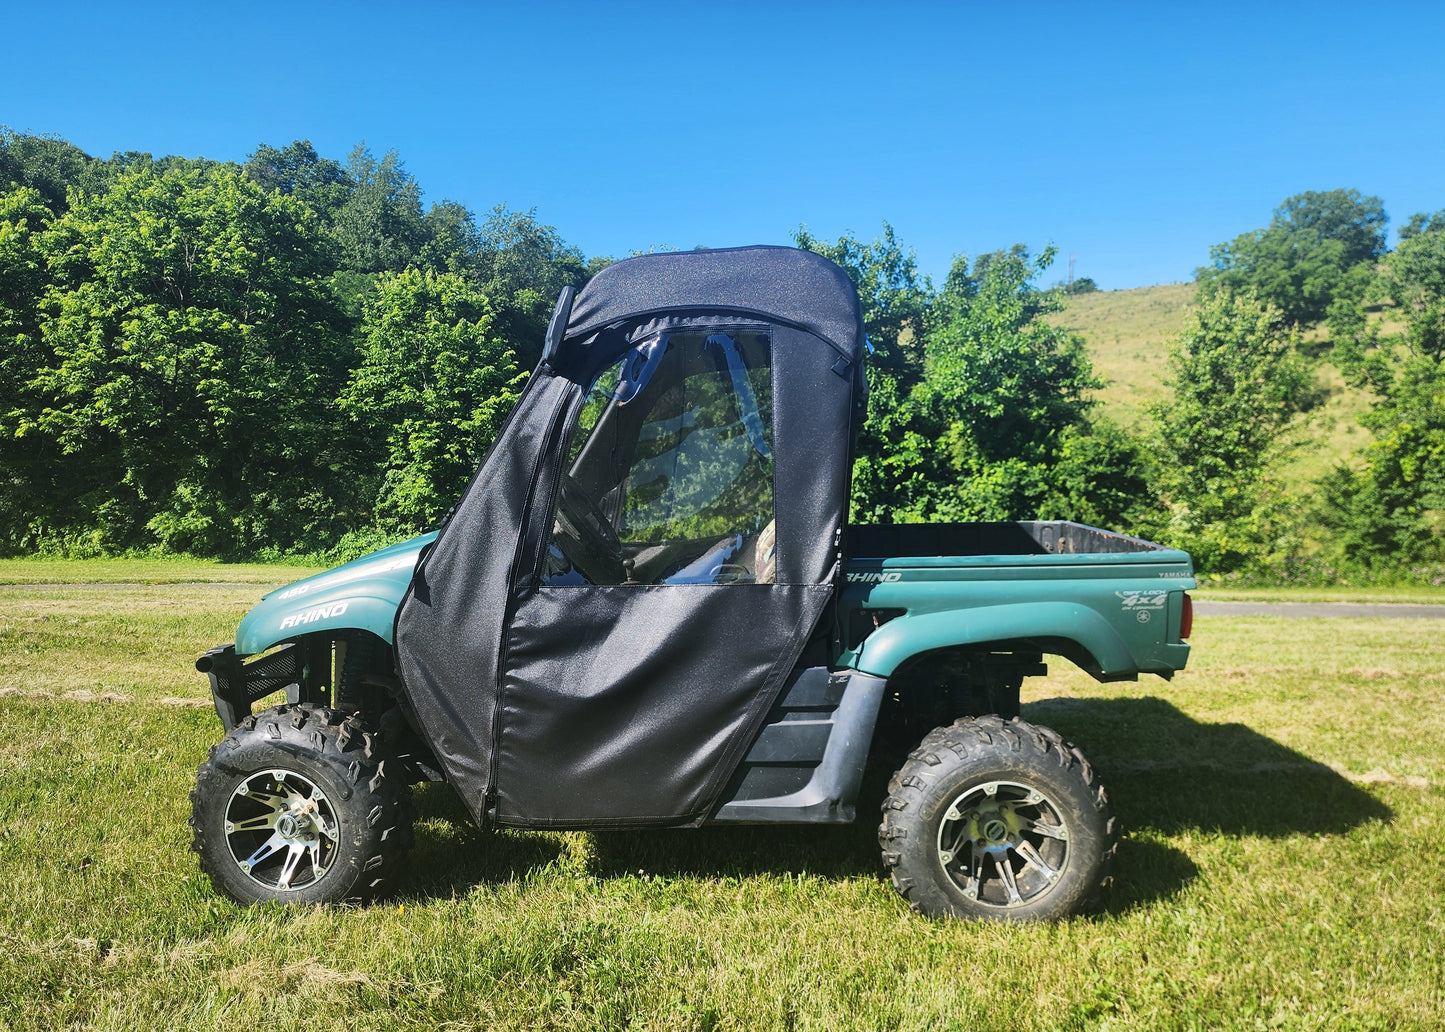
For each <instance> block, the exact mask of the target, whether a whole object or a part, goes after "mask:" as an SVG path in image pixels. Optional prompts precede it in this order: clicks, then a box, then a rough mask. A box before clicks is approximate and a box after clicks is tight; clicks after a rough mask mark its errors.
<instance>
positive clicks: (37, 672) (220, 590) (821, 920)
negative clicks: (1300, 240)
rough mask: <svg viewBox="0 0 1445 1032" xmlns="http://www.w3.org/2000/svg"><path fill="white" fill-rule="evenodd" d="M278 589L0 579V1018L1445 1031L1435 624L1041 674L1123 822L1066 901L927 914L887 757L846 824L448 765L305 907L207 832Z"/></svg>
mask: <svg viewBox="0 0 1445 1032" xmlns="http://www.w3.org/2000/svg"><path fill="white" fill-rule="evenodd" d="M80 575H81V576H83V577H84V579H85V580H87V581H94V580H95V579H96V578H95V577H91V576H88V575H85V574H84V571H81V573H80ZM293 576H295V574H294V572H293V571H291V570H285V569H279V570H276V571H275V574H274V578H273V581H272V583H280V582H282V581H285V580H289V579H291V578H292V577H293ZM132 579H135V578H132ZM259 587H260V586H259V585H256V586H252V585H238V586H235V585H233V586H222V587H205V586H198V585H160V586H154V587H134V588H95V587H73V588H65V589H57V588H47V589H34V588H27V587H5V588H0V693H3V694H0V874H3V877H0V1028H5V1029H95V1028H99V1029H135V1028H172V1029H187V1030H189V1029H218V1030H219V1029H224V1030H227V1032H230V1030H234V1029H237V1028H246V1029H258V1030H259V1029H307V1030H317V1029H436V1028H447V1029H524V1028H526V1029H530V1028H543V1029H554V1028H555V1029H568V1030H579V1029H614V1028H643V1029H699V1030H701V1029H783V1028H788V1029H819V1030H832V1029H852V1028H858V1029H874V1028H878V1029H993V1028H1008V1027H1023V1028H1030V1029H1093V1028H1109V1029H1142V1028H1148V1029H1213V1028H1238V1029H1257V1028H1287V1029H1381V1030H1384V1029H1399V1028H1404V1029H1434V1028H1439V1027H1441V1025H1442V1024H1445V989H1442V986H1445V902H1442V901H1445V787H1442V786H1445V745H1442V743H1445V709H1442V707H1440V706H1439V705H1438V700H1439V698H1440V695H1441V691H1442V689H1445V650H1442V649H1441V648H1440V647H1439V623H1438V621H1426V620H1418V621H1413V620H1373V619H1372V620H1281V619H1276V618H1228V619H1222V618H1208V617H1200V618H1199V619H1198V622H1197V625H1196V632H1195V639H1194V643H1195V646H1196V651H1195V655H1194V658H1193V660H1192V661H1191V664H1190V668H1189V669H1188V670H1187V671H1185V672H1183V673H1181V674H1180V675H1179V676H1178V677H1176V678H1175V679H1174V680H1173V681H1172V682H1165V681H1162V680H1159V679H1157V678H1148V679H1145V680H1144V681H1141V682H1140V683H1139V684H1138V685H1132V684H1126V685H1114V686H1101V685H1098V684H1096V683H1094V682H1093V681H1092V680H1091V679H1089V678H1088V677H1087V676H1084V675H1082V674H1080V673H1078V672H1075V671H1071V670H1069V669H1068V668H1067V666H1066V664H1064V663H1063V662H1062V661H1056V662H1055V663H1054V664H1052V666H1051V669H1052V671H1053V673H1051V675H1050V676H1049V677H1047V678H1040V679H1034V680H1032V681H1030V682H1029V683H1028V684H1027V685H1026V686H1025V698H1026V706H1025V715H1026V717H1027V718H1029V719H1033V720H1035V721H1037V722H1039V723H1044V724H1049V725H1052V726H1054V727H1057V728H1058V729H1059V730H1060V731H1062V732H1063V733H1064V734H1065V735H1067V736H1069V737H1070V738H1072V739H1073V740H1075V741H1076V742H1078V743H1079V744H1080V746H1081V747H1082V748H1083V749H1084V750H1085V752H1086V753H1087V754H1088V755H1089V756H1090V757H1091V759H1092V760H1093V761H1094V762H1095V764H1096V766H1097V767H1098V768H1099V770H1100V771H1101V774H1102V777H1103V778H1104V780H1105V783H1106V784H1107V785H1108V787H1109V789H1110V792H1111V794H1112V797H1113V799H1114V801H1115V806H1116V809H1117V811H1118V812H1119V814H1120V816H1121V817H1122V819H1123V821H1124V822H1125V824H1126V826H1127V827H1128V829H1129V835H1128V837H1127V838H1126V839H1125V840H1124V842H1123V845H1122V847H1121V849H1120V852H1119V858H1118V865H1117V874H1118V878H1117V882H1116V884H1115V886H1114V888H1113V890H1112V892H1111V894H1110V895H1109V897H1108V899H1107V901H1106V905H1105V907H1104V909H1103V911H1102V912H1101V913H1099V914H1096V915H1092V916H1088V917H1082V918H1077V919H1074V920H1070V921H1067V922H1064V923H1062V924H1058V925H1046V926H1033V927H1001V926H995V925H966V924H958V923H936V922H931V921H927V920H924V919H921V918H918V917H915V916H913V915H911V914H909V913H908V912H907V910H906V909H905V908H904V907H903V905H902V903H901V902H900V900H899V899H898V898H897V897H896V896H895V894H894V893H893V891H892V889H891V888H890V887H889V886H888V884H887V882H886V880H885V878H884V877H883V874H882V871H881V868H880V865H879V861H878V856H877V848H876V844H875V843H874V841H873V832H874V825H875V823H876V821H875V813H876V811H875V809H874V807H875V806H876V800H877V797H878V793H879V792H880V791H881V781H882V778H883V777H884V776H886V772H881V773H875V774H874V775H873V776H872V777H870V782H869V786H868V789H867V791H868V793H869V798H868V800H867V801H866V805H865V806H864V807H862V817H861V819H860V821H859V823H858V824H857V825H855V826H852V827H842V828H777V829H731V830H729V829H704V830H701V831H677V832H650V833H620V832H615V833H607V834H595V833H575V834H541V833H525V834H523V833H483V832H481V831H479V830H477V829H475V828H474V827H472V826H471V825H469V824H467V823H466V821H465V819H464V816H463V815H462V812H461V810H460V808H459V807H458V806H457V805H456V803H455V801H454V800H453V798H452V796H451V794H450V790H449V789H448V788H447V787H446V786H428V787H426V788H423V789H421V790H419V791H418V792H417V803H418V809H419V812H420V820H419V823H418V828H417V848H416V850H415V852H414V854H413V862H412V865H411V873H410V875H409V877H408V878H407V879H406V880H405V881H404V883H403V884H402V886H401V892H400V895H399V896H398V897H397V898H394V899H391V900H389V901H387V902H385V903H381V904H376V905H372V906H368V907H364V908H359V909H346V908H321V909H305V910H301V909H286V908H280V907H259V908H243V907H238V906H235V905H233V904H231V903H230V902H228V901H226V900H223V899H221V898H219V897H217V896H216V895H215V894H214V893H213V892H212V891H211V889H210V886H209V884H208V883H207V882H206V880H205V879H204V878H203V877H202V876H201V875H200V874H199V872H198V869H197V867H196V863H195V859H194V857H193V856H192V855H191V854H190V853H189V852H188V850H187V844H188V842H189V832H188V831H187V829H186V826H185V820H186V816H187V813H188V809H189V803H188V801H187V798H186V796H187V792H188V791H189V789H190V786H191V782H192V778H193V776H194V772H195V768H196V765H197V764H198V763H199V762H200V761H201V760H202V759H203V758H204V756H205V750H206V748H207V746H208V745H209V744H210V743H212V742H214V741H215V740H216V739H217V738H218V737H219V726H218V725H217V723H216V720H215V717H214V714H213V713H211V712H210V711H209V710H207V709H204V708H202V706H203V705H204V701H205V698H206V688H205V684H204V679H203V678H201V677H200V676H199V675H197V674H196V673H195V672H194V671H193V670H192V669H191V661H192V660H193V658H194V657H195V656H196V655H198V654H199V653H200V652H201V651H202V650H204V649H205V648H207V647H208V646H210V645H213V644H216V643H218V642H222V641H229V640H231V633H232V631H233V630H234V626H235V621H236V620H237V619H238V618H239V616H240V615H241V613H242V612H243V611H244V610H245V608H246V607H247V606H248V605H249V604H251V603H252V602H253V601H254V600H255V598H256V597H258V595H259V594H260V591H259V590H258V588H259ZM76 693H84V694H76ZM67 695H69V698H67ZM116 697H123V698H124V699H125V700H126V701H115V698H116ZM108 698H109V699H110V701H106V700H107V699H108ZM185 701H189V702H193V703H198V704H199V705H195V706H191V705H186V704H184V702H185Z"/></svg>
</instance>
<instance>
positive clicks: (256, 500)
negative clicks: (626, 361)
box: [0, 132, 596, 555]
mask: <svg viewBox="0 0 1445 1032" xmlns="http://www.w3.org/2000/svg"><path fill="white" fill-rule="evenodd" d="M0 184H4V185H5V186H6V189H4V190H3V191H0V478H3V479H0V541H3V544H4V545H5V546H6V547H8V548H9V549H11V550H24V549H34V548H59V549H66V550H70V551H81V552H84V551H124V550H127V549H136V548H148V547H158V548H162V549H166V550H174V551H188V552H193V553H197V554H204V555H242V554H256V553H259V552H266V551H269V552H285V551H291V550H297V549H301V550H306V549H311V550H314V549H321V548H327V547H330V546H331V545H333V544H334V543H335V542H336V541H337V540H338V539H340V538H341V537H342V536H343V535H345V534H347V533H348V532H351V533H353V534H356V533H361V534H362V535H363V537H365V536H367V535H368V534H369V535H371V536H386V535H391V534H398V533H405V532H409V531H415V530H420V529H424V528H425V527H427V526H429V525H430V524H431V523H432V522H434V521H435V520H436V518H437V517H438V516H439V514H440V513H441V512H444V511H445V509H446V507H447V506H449V505H450V504H451V501H452V500H453V499H454V497H455V496H456V495H457V494H458V493H459V491H460V489H461V487H462V485H464V484H465V482H466V479H467V477H468V476H469V475H470V473H471V470H472V468H474V467H475V465H476V463H477V461H478V460H479V459H480V457H481V455H482V454H483V452H484V451H485V449H486V447H487V445H488V444H489V443H490V442H491V439H492V438H493V436H495V434H496V432H497V429H498V427H499V425H500V421H501V420H502V418H504V417H505V415H506V412H507V411H508V409H509V408H510V406H511V404H512V402H513V401H514V400H515V398H516V396H517V393H518V391H519V390H520V387H521V384H522V381H523V379H524V376H525V374H524V373H523V372H522V370H524V369H527V368H530V366H531V365H532V364H534V363H535V361H536V360H537V358H538V357H539V353H540V344H541V340H542V335H543V331H544V330H545V327H546V322H547V318H548V316H549V315H550V305H551V302H552V299H553V298H555V297H556V294H557V292H558V291H559V290H560V289H561V287H562V286H563V285H566V284H571V285H574V286H580V285H581V284H582V283H583V282H584V281H585V279H586V278H587V276H588V275H589V272H590V270H589V268H588V266H587V265H586V264H585V263H584V261H583V259H582V255H581V253H580V252H579V251H577V250H576V249H575V248H572V247H569V246H567V245H566V243H565V242H564V241H563V240H562V239H561V237H560V236H559V235H558V234H557V233H556V231H555V230H553V229H552V228H551V227H549V226H544V225H541V224H539V223H538V222H537V220H536V219H535V218H534V217H533V216H532V215H531V214H529V213H525V212H514V211H508V210H506V209H503V208H497V209H495V210H493V211H491V212H488V213H487V215H486V216H485V217H484V218H483V219H481V220H480V221H479V220H478V219H476V218H475V217H474V216H473V214H472V213H471V212H470V211H468V210H467V209H466V208H465V207H463V206H462V205H459V204H455V203H453V202H448V201H441V202H438V203H436V204H433V205H431V206H430V207H424V206H423V203H422V192H421V189H420V187H419V186H418V184H417V183H416V182H415V180H414V179H413V178H412V177H411V176H410V175H409V174H408V173H407V172H406V169H405V167H404V166H403V164H402V162H401V160H400V159H399V157H398V156H397V155H396V154H395V153H388V154H386V155H384V156H383V157H382V158H380V159H377V158H376V157H375V156H374V155H372V154H371V152H370V151H368V150H367V149H366V148H365V147H364V146H360V147H357V148H356V150H354V151H353V152H352V153H351V155H350V156H349V157H348V159H347V160H346V162H344V163H339V162H336V161H333V160H330V159H327V158H323V157H321V156H319V155H318V154H317V153H316V151H315V150H314V148H312V147H311V145H310V144H309V143H306V142H304V141H298V142H296V143H293V144H291V145H289V146H288V147H286V148H284V149H277V148H274V147H270V146H264V145H263V146H261V147H259V148H257V150H256V151H255V153H253V154H252V155H251V156H250V158H249V159H248V161H247V162H246V163H245V164H244V165H237V164H234V163H222V162H211V161H204V160H188V159H181V158H173V157H168V158H160V159H154V158H152V157H151V156H150V155H146V154H134V153H127V154H117V155H115V156H113V157H111V158H109V159H106V160H98V159H95V158H92V157H90V156H88V155H86V154H84V153H83V152H81V151H80V150H78V149H77V148H75V147H73V146H71V145H69V144H67V143H65V142H63V141H60V140H53V139H46V138H40V137H34V136H26V135H21V134H14V133H8V132H7V133H4V134H3V135H0ZM595 266H596V263H594V267H595Z"/></svg>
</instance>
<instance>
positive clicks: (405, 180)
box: [333, 143, 427, 272]
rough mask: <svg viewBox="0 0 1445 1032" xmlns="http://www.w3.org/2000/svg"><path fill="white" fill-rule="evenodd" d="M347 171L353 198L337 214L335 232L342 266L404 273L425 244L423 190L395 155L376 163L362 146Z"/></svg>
mask: <svg viewBox="0 0 1445 1032" xmlns="http://www.w3.org/2000/svg"><path fill="white" fill-rule="evenodd" d="M345 171H346V176H347V178H348V179H349V180H350V181H351V183H352V188H351V194H350V196H349V197H348V198H347V199H346V203H345V204H343V205H342V206H341V208H340V210H339V211H338V212H337V213H336V218H335V225H334V229H333V233H334V235H335V238H336V241H337V244H338V245H339V246H340V248H341V264H342V267H343V268H345V269H347V270H349V271H352V272H386V271H390V272H400V271H401V270H402V269H405V268H406V267H407V266H408V265H410V264H411V262H412V259H413V258H414V257H415V256H416V254H417V252H418V251H420V250H421V248H422V245H423V244H425V243H426V240H427V231H426V222H425V217H424V216H423V214H422V207H421V187H419V186H418V185H417V183H416V180H415V179H413V178H412V177H411V174H410V173H409V172H407V171H406V167H405V166H404V165H403V164H402V160H401V156H400V155H398V154H397V152H396V151H394V150H389V151H387V152H386V154H385V155H384V156H383V157H382V158H381V160H380V161H378V160H377V159H376V158H375V157H374V156H373V155H372V153H371V151H369V150H368V149H367V148H366V145H365V144H364V143H362V144H358V145H357V146H356V149H355V150H353V151H352V152H351V156H350V157H349V158H348V159H347V162H346V170H345Z"/></svg>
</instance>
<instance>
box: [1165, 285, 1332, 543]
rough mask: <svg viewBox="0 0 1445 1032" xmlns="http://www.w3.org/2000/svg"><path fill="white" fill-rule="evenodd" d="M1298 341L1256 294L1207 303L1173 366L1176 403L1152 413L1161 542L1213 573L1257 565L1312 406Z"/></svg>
mask: <svg viewBox="0 0 1445 1032" xmlns="http://www.w3.org/2000/svg"><path fill="white" fill-rule="evenodd" d="M1298 343H1299V332H1298V330H1297V329H1293V330H1290V329H1285V328H1284V327H1283V325H1282V318H1281V315H1280V312H1279V310H1278V309H1276V308H1274V307H1273V306H1272V305H1269V304H1268V303H1263V302H1261V301H1260V299H1259V298H1257V297H1256V296H1254V295H1253V294H1252V293H1248V292H1246V293H1243V294H1237V295H1231V294H1221V295H1216V296H1213V297H1206V298H1204V299H1203V300H1202V301H1201V302H1200V303H1199V304H1198V305H1197V306H1196V307H1195V308H1194V309H1193V310H1192V311H1191V312H1190V315H1189V323H1188V325H1187V326H1186V328H1185V330H1184V332H1183V333H1182V334H1180V336H1179V338H1178V339H1177V341H1175V343H1174V346H1173V349H1172V351H1171V354H1170V356H1169V365H1170V369H1171V370H1172V373H1173V378H1172V380H1171V381H1170V383H1169V385H1170V386H1171V387H1172V388H1173V395H1172V397H1171V398H1170V399H1169V400H1168V401H1167V402H1164V403H1162V404H1159V405H1156V406H1154V408H1153V416H1154V420H1155V425H1156V427H1157V433H1158V442H1157V444H1158V461H1159V477H1158V482H1159V483H1160V485H1161V487H1162V489H1163V491H1164V494H1165V496H1166V498H1167V499H1168V501H1169V503H1170V509H1171V513H1172V516H1171V519H1170V523H1169V526H1168V527H1167V528H1166V529H1165V531H1164V535H1165V536H1166V538H1167V539H1168V540H1169V541H1170V542H1171V543H1175V544H1178V545H1180V546H1181V547H1188V548H1189V549H1190V551H1192V552H1193V553H1194V555H1195V557H1196V558H1197V559H1198V560H1199V562H1200V565H1201V566H1202V567H1203V568H1205V569H1211V570H1217V571H1218V570H1230V569H1237V568H1239V567H1241V566H1243V565H1244V564H1246V563H1247V562H1248V561H1250V560H1251V559H1252V558H1255V557H1257V556H1258V555H1259V553H1260V551H1261V549H1262V548H1263V547H1266V546H1267V544H1268V543H1267V542H1264V541H1262V534H1263V529H1262V528H1263V522H1262V520H1263V517H1264V511H1263V506H1265V504H1266V501H1267V495H1268V493H1269V491H1270V489H1271V486H1272V485H1271V483H1270V481H1269V474H1270V471H1271V466H1272V464H1273V462H1274V460H1275V459H1277V458H1278V456H1279V455H1280V454H1281V449H1282V446H1283V444H1282V442H1283V435H1284V433H1285V430H1286V428H1287V427H1288V426H1289V423H1290V421H1291V420H1292V418H1293V416H1294V414H1295V413H1297V412H1300V411H1302V410H1304V409H1306V408H1308V407H1309V406H1310V405H1311V404H1313V403H1314V401H1315V400H1316V393H1317V392H1316V388H1315V386H1314V381H1313V379H1312V377H1311V374H1310V373H1309V371H1308V369H1307V367H1306V366H1305V364H1304V362H1303V360H1302V359H1301V358H1300V356H1299V353H1298V351H1297V347H1298Z"/></svg>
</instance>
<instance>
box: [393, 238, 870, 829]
mask: <svg viewBox="0 0 1445 1032" xmlns="http://www.w3.org/2000/svg"><path fill="white" fill-rule="evenodd" d="M864 346H865V345H864V336H863V326H862V319H861V313H860V309H859V304H858V297H857V294H856V292H855V290H854V288H853V284H852V283H851V282H850V281H849V279H848V277H847V276H846V274H845V273H844V272H843V271H842V270H841V269H839V268H838V267H837V266H836V265H834V264H832V263H831V262H828V261H827V260H825V259H823V258H820V257H818V256H817V255H814V254H810V253H808V252H805V251H798V250H793V249H791V248H778V247H749V248H738V249H733V250H719V251H700V252H690V253H683V254H659V255H646V256H642V257H638V258H632V259H629V260H627V261H622V262H618V263H617V264H615V265H612V266H610V267H608V268H607V269H605V270H603V271H602V272H600V273H599V274H598V275H597V276H596V277H595V278H594V279H593V280H592V281H591V282H590V283H588V285H587V286H586V287H585V288H584V289H583V290H582V292H581V293H580V294H577V295H576V296H575V299H574V297H573V296H572V295H571V293H570V292H565V293H564V295H563V298H562V300H561V302H560V303H559V305H558V309H557V312H556V315H555V316H554V318H553V323H552V327H551V329H550V331H549V333H548V339H547V346H546V352H545V355H544V358H543V360H542V363H541V365H540V366H539V368H538V369H537V372H536V373H535V375H534V376H533V377H532V379H531V380H530V382H529V383H528V385H527V389H526V391H525V393H524V394H523V397H522V399H521V401H520V402H519V403H518V405H517V408H516V410H515V412H514V413H513V415H512V418H511V420H510V422H509V423H508V425H507V427H506V429H505V430H504V431H503V433H502V435H501V437H500V438H499V440H498V442H497V444H496V446H495V447H494V448H493V449H492V451H491V453H490V454H489V455H488V457H487V458H486V460H485V461H484V462H483V464H482V466H481V468H480V469H479V470H478V472H477V474H476V477H475V478H474V479H473V481H472V483H471V485H470V486H469V488H468V489H467V492H466V494H465V495H464V496H463V497H462V499H461V501H460V502H459V503H458V505H457V507H456V509H455V510H454V512H453V514H452V516H451V518H450V519H449V520H448V521H447V523H446V525H445V526H444V528H443V529H442V532H441V534H440V536H439V537H438V538H437V540H436V542H435V543H434V545H433V546H432V547H431V549H430V551H429V552H428V553H427V554H426V555H425V557H424V558H423V560H422V562H421V564H420V565H419V567H418V569H417V572H416V575H415V577H414V579H413V581H412V584H411V587H410V589H409V590H408V593H407V595H406V598H405V599H404V601H403V603H402V605H401V607H400V608H399V610H398V613H397V618H396V628H395V631H396V634H395V643H396V654H397V660H398V666H399V673H400V675H401V678H402V681H403V684H404V687H405V692H406V695H407V697H408V699H409V701H410V704H411V707H412V709H413V710H414V711H415V716H416V719H417V720H418V721H419V722H420V724H421V726H422V728H423V729H424V732H425V735H426V738H427V740H428V742H429V744H430V745H431V747H432V749H433V751H434V753H435V755H436V757H437V759H438V761H439V762H440V763H441V764H442V766H444V767H445V769H446V774H447V777H448V779H449V780H450V781H451V782H452V783H453V784H454V785H455V787H456V788H457V789H458V791H459V792H460V793H461V795H462V797H463V799H464V800H465V801H466V803H467V805H468V807H469V808H470V809H471V810H472V812H473V815H474V816H475V817H476V818H477V819H478V820H482V821H487V822H489V823H492V824H499V825H510V826H527V827H584V826H585V827H595V826H607V825H631V826H646V825H662V824H671V825H681V824H696V823H700V822H702V821H703V820H705V819H706V818H707V817H708V816H709V814H710V813H712V812H713V811H714V810H715V809H716V807H717V806H718V804H719V802H720V800H721V798H722V795H723V791H724V788H725V787H726V786H727V785H728V784H729V780H730V778H732V777H733V775H734V773H735V772H736V771H737V770H738V769H739V765H740V762H741V761H742V759H743V755H744V753H745V752H746V751H747V749H748V747H749V744H750V743H751V742H752V741H753V740H754V739H755V738H756V737H757V734H758V731H759V729H760V727H761V726H762V724H763V722H764V720H765V718H766V717H767V715H768V713H769V710H770V708H771V707H772V706H773V704H774V702H775V700H776V699H777V697H778V694H779V691H780V689H781V688H782V687H783V685H784V684H785V682H787V681H788V680H789V675H790V673H791V672H792V671H793V670H794V668H795V666H797V665H798V664H799V661H800V658H801V657H803V654H804V650H805V647H807V646H808V644H809V642H810V639H813V638H814V637H815V634H816V633H818V632H819V631H820V630H826V629H827V628H828V627H830V626H831V623H832V619H831V613H830V608H831V606H832V604H833V600H834V587H835V583H836V581H837V579H838V577H839V573H840V565H839V564H840V555H839V547H840V541H841V536H842V532H843V527H844V521H845V520H846V517H847V504H848V476H849V466H850V462H851V454H850V449H849V442H851V440H852V438H853V431H855V430H856V427H857V424H858V422H859V421H860V419H861V409H862V406H863V402H864V395H865V392H866V387H865V381H864V379H863V369H862V365H863V362H862V357H863V356H862V353H863V348H864ZM824 662H826V660H824Z"/></svg>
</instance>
